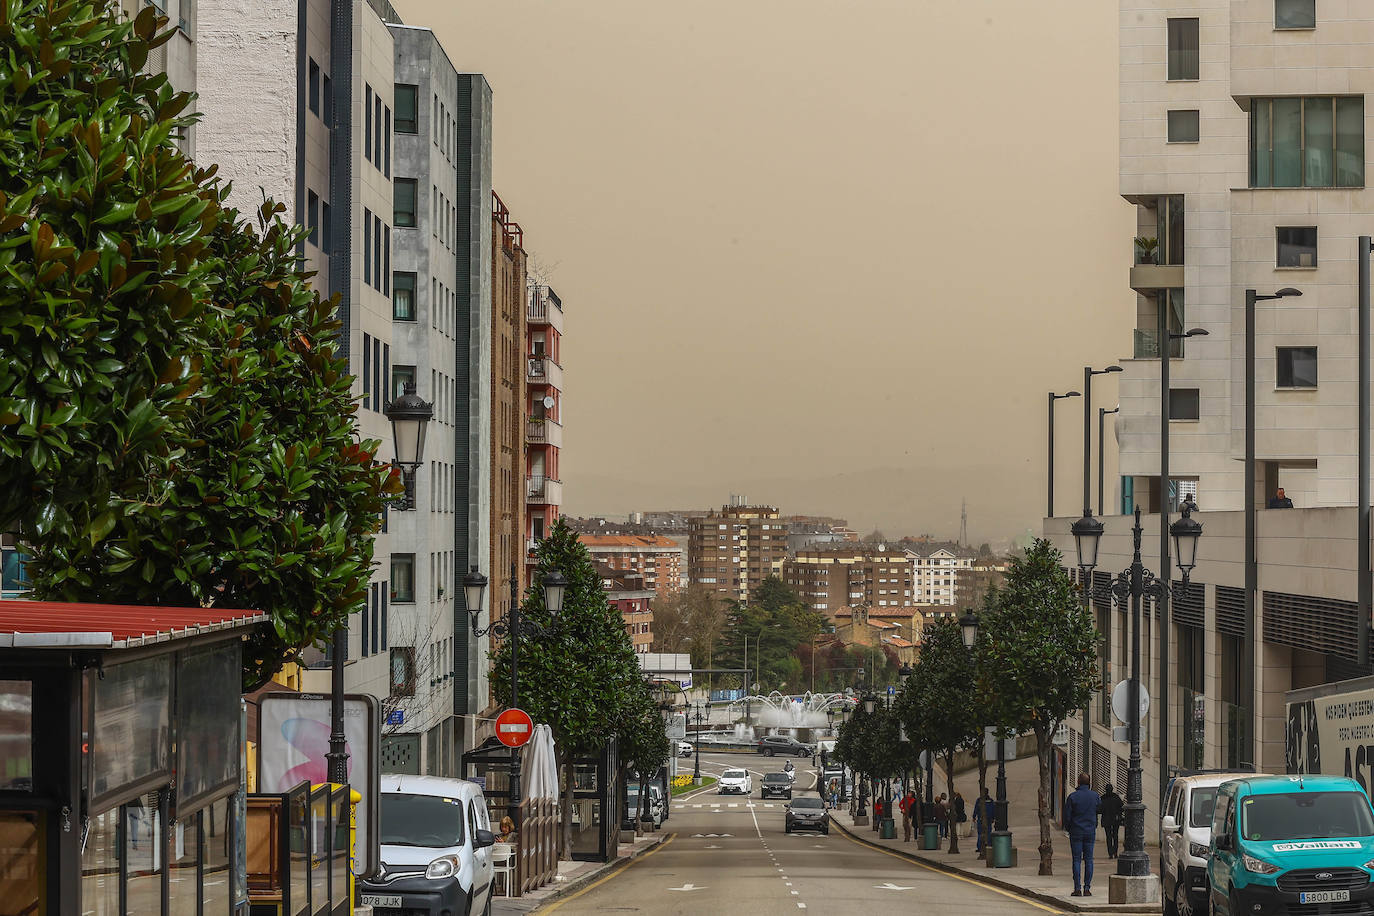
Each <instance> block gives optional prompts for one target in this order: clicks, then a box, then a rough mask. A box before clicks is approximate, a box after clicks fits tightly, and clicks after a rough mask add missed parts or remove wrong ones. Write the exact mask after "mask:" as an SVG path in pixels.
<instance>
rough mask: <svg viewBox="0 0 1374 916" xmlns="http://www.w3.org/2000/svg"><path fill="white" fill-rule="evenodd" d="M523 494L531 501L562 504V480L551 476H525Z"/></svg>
mask: <svg viewBox="0 0 1374 916" xmlns="http://www.w3.org/2000/svg"><path fill="white" fill-rule="evenodd" d="M525 494H526V496H527V497H528V498H529V501H530V502H532V503H548V504H554V505H562V503H563V482H562V481H559V480H554V479H553V478H552V477H538V476H536V477H526V478H525Z"/></svg>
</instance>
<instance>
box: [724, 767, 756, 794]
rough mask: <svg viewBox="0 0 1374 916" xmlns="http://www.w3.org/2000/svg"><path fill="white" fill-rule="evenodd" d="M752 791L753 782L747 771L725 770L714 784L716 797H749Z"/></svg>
mask: <svg viewBox="0 0 1374 916" xmlns="http://www.w3.org/2000/svg"><path fill="white" fill-rule="evenodd" d="M753 791H754V781H753V779H751V778H750V776H749V771H748V770H726V771H725V772H723V773H721V774H720V780H719V781H717V782H716V794H717V795H749V794H752V793H753Z"/></svg>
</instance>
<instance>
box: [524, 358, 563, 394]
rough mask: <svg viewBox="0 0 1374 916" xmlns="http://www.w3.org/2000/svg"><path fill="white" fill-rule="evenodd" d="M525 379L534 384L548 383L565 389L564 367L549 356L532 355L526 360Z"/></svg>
mask: <svg viewBox="0 0 1374 916" xmlns="http://www.w3.org/2000/svg"><path fill="white" fill-rule="evenodd" d="M526 363H527V366H528V368H527V369H526V371H525V380H526V381H527V382H529V383H530V384H532V385H548V386H549V387H551V388H557V389H558V390H560V391H561V390H563V367H562V366H560V365H558V363H556V362H554V361H553V360H552V359H550V358H549V357H547V356H531V357H529V359H528V360H526Z"/></svg>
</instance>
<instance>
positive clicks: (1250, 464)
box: [1237, 258, 1369, 767]
mask: <svg viewBox="0 0 1374 916" xmlns="http://www.w3.org/2000/svg"><path fill="white" fill-rule="evenodd" d="M1360 260H1361V261H1363V260H1364V259H1363V258H1361V259H1360ZM1301 295H1302V291H1301V290H1296V289H1293V287H1291V286H1285V287H1284V288H1283V289H1280V290H1277V291H1276V292H1274V293H1272V294H1270V295H1261V294H1259V293H1257V292H1255V291H1254V290H1253V289H1247V290H1246V291H1245V633H1244V639H1243V641H1244V647H1243V649H1242V651H1241V659H1240V682H1241V684H1240V689H1241V694H1240V695H1241V697H1243V698H1244V700H1245V720H1244V721H1245V735H1244V737H1243V738H1242V740H1241V742H1239V743H1240V745H1241V747H1242V748H1243V750H1244V752H1245V758H1242V759H1241V760H1239V761H1237V762H1238V763H1240V764H1241V766H1242V767H1244V766H1246V765H1248V764H1250V763H1252V762H1253V761H1254V759H1255V753H1254V751H1255V745H1254V731H1255V729H1254V724H1255V712H1254V710H1255V591H1256V589H1258V588H1259V568H1258V566H1257V565H1256V562H1255V547H1256V544H1255V508H1256V507H1255V303H1256V302H1267V301H1269V300H1271V299H1287V298H1289V297H1291V296H1301ZM1366 330H1367V329H1366ZM1367 338H1368V335H1367V334H1365V335H1362V336H1361V338H1360V340H1361V343H1360V346H1367V345H1368V344H1367ZM1368 396H1369V386H1368V385H1365V386H1364V387H1363V388H1362V389H1361V393H1360V397H1363V398H1368ZM1366 403H1367V402H1366ZM1364 471H1365V472H1366V473H1364V476H1363V478H1362V479H1363V480H1364V481H1365V483H1364V484H1363V486H1365V487H1368V486H1369V483H1368V481H1369V474H1368V473H1367V471H1368V468H1367V467H1366V468H1365V469H1364ZM1364 505H1365V506H1366V507H1368V505H1369V499H1368V491H1367V490H1366V493H1365V499H1364ZM1364 511H1368V510H1367V508H1366V509H1365V510H1364ZM1356 553H1359V554H1364V555H1366V559H1365V560H1364V561H1362V562H1366V563H1367V562H1368V558H1367V554H1368V551H1367V550H1357V551H1356ZM1247 758H1248V759H1247Z"/></svg>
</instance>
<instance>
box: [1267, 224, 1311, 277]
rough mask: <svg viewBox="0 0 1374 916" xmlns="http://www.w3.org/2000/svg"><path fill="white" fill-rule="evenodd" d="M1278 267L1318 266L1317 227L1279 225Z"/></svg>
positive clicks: (1276, 238)
mask: <svg viewBox="0 0 1374 916" xmlns="http://www.w3.org/2000/svg"><path fill="white" fill-rule="evenodd" d="M1274 234H1275V243H1276V248H1277V252H1276V254H1275V259H1274V263H1275V264H1276V265H1277V266H1278V267H1316V266H1317V227H1316V226H1279V227H1278V228H1277V229H1276V230H1275V233H1274Z"/></svg>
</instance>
